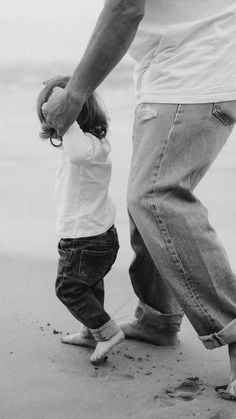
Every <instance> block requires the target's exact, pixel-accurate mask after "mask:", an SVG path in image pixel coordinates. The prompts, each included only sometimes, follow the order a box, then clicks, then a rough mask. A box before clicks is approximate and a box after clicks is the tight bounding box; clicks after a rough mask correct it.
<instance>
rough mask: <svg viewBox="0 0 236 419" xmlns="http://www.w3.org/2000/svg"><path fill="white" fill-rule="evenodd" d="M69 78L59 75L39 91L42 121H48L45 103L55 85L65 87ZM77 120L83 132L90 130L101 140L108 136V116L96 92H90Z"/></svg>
mask: <svg viewBox="0 0 236 419" xmlns="http://www.w3.org/2000/svg"><path fill="white" fill-rule="evenodd" d="M69 80H70V77H69V76H57V77H54V78H53V79H51V80H48V81H46V82H45V83H44V84H45V85H44V88H43V89H42V90H41V92H40V93H39V96H38V99H37V105H36V107H37V113H38V117H39V120H40V122H41V123H45V122H46V121H45V117H44V115H43V113H42V106H43V104H44V103H46V102H47V101H48V100H49V98H50V96H51V94H52V92H53V89H54V88H55V87H61V88H62V89H64V88H65V87H66V85H67V83H68V82H69ZM76 121H77V123H78V124H79V126H80V128H81V130H82V131H83V132H89V133H91V134H93V135H94V136H95V137H97V138H98V139H99V140H101V139H102V138H104V137H105V136H106V134H107V131H108V118H107V115H106V113H105V110H104V109H103V107H102V104H101V100H99V99H98V96H97V94H96V93H91V94H90V96H89V97H88V99H87V100H86V102H85V103H84V105H83V107H82V109H81V112H80V113H79V115H78V117H77V119H76Z"/></svg>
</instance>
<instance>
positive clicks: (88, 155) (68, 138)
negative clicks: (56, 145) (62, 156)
mask: <svg viewBox="0 0 236 419" xmlns="http://www.w3.org/2000/svg"><path fill="white" fill-rule="evenodd" d="M63 146H64V150H65V153H66V154H67V156H68V158H69V160H70V162H71V163H73V164H75V165H77V166H79V165H81V164H86V163H87V162H89V161H91V160H93V159H94V158H96V157H97V156H98V155H99V153H100V152H101V143H100V141H99V140H98V139H97V138H96V137H93V136H92V135H91V134H90V135H86V134H84V132H83V131H82V130H81V128H80V127H79V125H78V123H77V122H75V123H74V124H72V126H71V127H70V128H69V130H68V131H67V132H66V133H65V134H64V136H63Z"/></svg>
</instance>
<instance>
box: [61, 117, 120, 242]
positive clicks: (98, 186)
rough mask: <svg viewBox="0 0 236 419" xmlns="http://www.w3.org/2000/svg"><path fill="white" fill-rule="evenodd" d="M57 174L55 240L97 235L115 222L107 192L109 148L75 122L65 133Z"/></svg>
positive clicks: (104, 140)
mask: <svg viewBox="0 0 236 419" xmlns="http://www.w3.org/2000/svg"><path fill="white" fill-rule="evenodd" d="M59 150H61V152H60V157H59V161H58V169H57V176H56V203H57V224H56V232H57V237H58V239H61V238H79V237H90V236H96V235H99V234H102V233H104V232H105V231H107V230H108V229H109V228H110V227H111V226H112V225H113V223H114V218H115V207H114V204H113V202H112V201H111V199H110V197H109V195H108V187H109V182H110V178H111V161H110V160H109V158H108V155H109V153H110V150H111V147H110V144H109V141H108V140H107V139H106V138H105V139H103V140H102V141H100V140H98V138H96V137H94V136H93V135H91V134H87V133H86V134H84V133H83V132H82V130H81V129H80V127H79V125H78V124H77V122H75V123H74V124H73V125H72V126H71V127H70V129H69V130H68V131H67V132H66V134H64V137H63V147H60V148H59Z"/></svg>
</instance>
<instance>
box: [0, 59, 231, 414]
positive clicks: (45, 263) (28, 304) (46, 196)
mask: <svg viewBox="0 0 236 419" xmlns="http://www.w3.org/2000/svg"><path fill="white" fill-rule="evenodd" d="M73 66H74V64H73V63H72V64H71V65H70V66H69V65H68V66H67V67H65V66H63V65H61V64H60V63H53V64H52V65H49V64H48V65H47V66H44V65H43V64H42V65H41V66H39V65H35V66H33V65H32V64H31V65H29V64H27V63H23V64H22V66H18V68H15V67H9V66H6V67H5V68H4V67H3V68H2V70H1V75H0V76H1V77H0V79H1V102H0V111H1V125H2V126H1V128H2V129H1V142H0V159H1V165H0V175H1V182H0V196H1V223H0V224H1V227H0V231H1V239H0V247H1V249H0V250H1V251H0V259H1V265H0V266H1V297H0V298H1V317H0V318H1V320H0V322H1V337H2V338H1V346H0V354H1V357H0V362H1V375H0V377H1V378H0V394H1V403H0V418H1V419H32V418H34V419H64V418H69V419H74V418H76V419H78V418H79V419H95V418H96V419H103V418H106V417H107V418H109V419H128V418H134V419H165V418H168V419H169V418H170V419H172V418H173V419H178V418H179V419H185V418H186V419H189V418H192V417H197V418H203V419H206V418H212V419H213V418H215V419H228V418H235V417H236V404H235V402H229V401H225V400H222V399H220V398H219V397H218V395H217V394H216V392H215V386H219V385H225V384H226V383H227V380H228V374H229V366H228V360H227V350H226V348H222V349H220V350H215V351H207V350H206V349H204V347H203V346H202V344H201V343H200V341H199V340H198V338H197V336H196V333H195V331H194V330H193V329H192V327H191V326H190V324H189V323H188V321H187V320H186V319H184V323H183V327H182V331H181V333H180V344H179V345H178V346H176V347H168V348H167V347H165V348H164V347H156V346H153V345H149V344H145V343H141V342H134V341H128V340H127V341H124V343H122V344H121V345H120V346H118V347H117V348H115V349H114V351H112V353H110V354H109V358H108V361H107V362H106V363H105V364H104V365H103V366H99V367H94V366H92V365H91V364H90V363H89V356H90V353H91V350H90V349H85V348H78V347H75V346H69V345H63V344H61V343H60V337H61V336H62V335H64V334H66V333H68V332H71V333H74V332H76V331H77V328H78V324H77V322H76V321H75V320H74V319H73V317H72V316H71V315H70V313H69V312H67V310H66V309H65V308H64V307H63V305H62V304H61V303H60V302H59V300H57V298H56V297H55V295H54V281H55V274H56V267H57V251H56V240H55V206H54V175H55V167H56V153H57V151H56V150H54V149H49V147H48V146H47V144H43V143H41V142H40V141H39V140H38V137H37V133H38V122H37V119H36V116H35V97H36V95H37V93H38V90H39V89H40V88H41V84H40V82H41V80H42V79H44V78H47V77H50V76H51V75H53V74H55V73H63V72H66V73H68V72H70V71H71V69H72V68H73ZM129 67H130V66H129V65H123V66H121V67H120V68H119V71H116V72H115V73H114V74H113V76H112V77H110V78H109V79H108V80H107V82H106V83H104V84H103V86H102V88H101V92H102V94H103V97H104V100H105V102H106V105H107V107H108V109H109V112H110V115H111V117H112V127H111V138H110V139H111V142H112V146H113V152H112V160H113V178H112V185H111V195H112V198H113V200H114V202H115V204H116V206H117V220H116V226H117V229H118V232H119V237H120V244H121V248H120V252H119V256H118V260H117V263H116V264H115V267H114V269H113V270H112V272H111V273H109V275H108V277H107V281H106V291H107V292H106V307H107V309H108V311H109V312H110V313H111V314H112V315H113V316H114V318H115V319H116V320H121V321H123V320H126V319H128V318H131V317H132V314H133V311H134V308H135V306H136V302H137V300H136V297H135V296H134V293H133V290H132V287H131V285H130V282H129V277H128V266H129V263H130V260H131V258H132V251H131V248H130V244H129V225H128V218H127V214H126V208H125V194H126V184H127V177H128V169H129V162H130V155H131V131H132V117H133V109H134V98H133V93H132V82H131V77H130V73H129ZM19 80H20V82H19ZM235 139H236V138H235V132H234V133H233V134H232V136H231V139H230V140H229V142H228V144H227V146H226V147H225V149H224V150H223V152H222V154H221V156H220V157H219V158H218V159H217V162H216V163H215V164H214V166H213V167H212V169H211V171H210V172H209V174H208V175H207V176H206V178H205V179H204V181H203V182H202V184H201V186H200V187H199V188H198V190H197V194H198V196H199V197H200V198H201V199H202V200H203V202H204V204H205V205H206V206H207V207H208V209H209V212H210V219H211V222H212V223H213V225H214V226H215V227H216V229H217V231H218V234H219V236H220V239H221V240H222V241H223V243H224V245H225V248H226V250H227V252H228V255H229V259H230V261H231V263H232V266H233V268H234V269H236V261H235V245H236V239H235V231H236V217H235V211H236V198H235V178H236V163H235V161H236V160H235V156H236V142H235Z"/></svg>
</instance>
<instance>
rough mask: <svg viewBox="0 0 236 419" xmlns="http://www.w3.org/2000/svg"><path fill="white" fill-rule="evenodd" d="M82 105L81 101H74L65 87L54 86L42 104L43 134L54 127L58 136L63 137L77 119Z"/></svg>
mask: <svg viewBox="0 0 236 419" xmlns="http://www.w3.org/2000/svg"><path fill="white" fill-rule="evenodd" d="M82 105H83V103H82V102H81V103H80V102H79V101H77V102H76V103H75V102H74V101H73V100H72V98H71V97H70V95H69V93H68V92H67V91H66V90H65V89H62V88H60V87H55V89H54V90H53V93H52V95H51V96H50V98H49V100H48V102H47V103H44V105H43V106H42V112H43V115H44V117H45V119H46V124H45V125H44V127H43V131H44V132H45V135H47V134H48V133H50V132H51V131H52V128H54V129H55V131H56V132H57V135H58V137H63V134H64V133H65V132H66V131H67V130H68V128H69V127H70V126H71V125H72V124H73V122H74V121H75V120H76V119H77V117H78V115H79V113H80V111H81V108H82Z"/></svg>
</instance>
